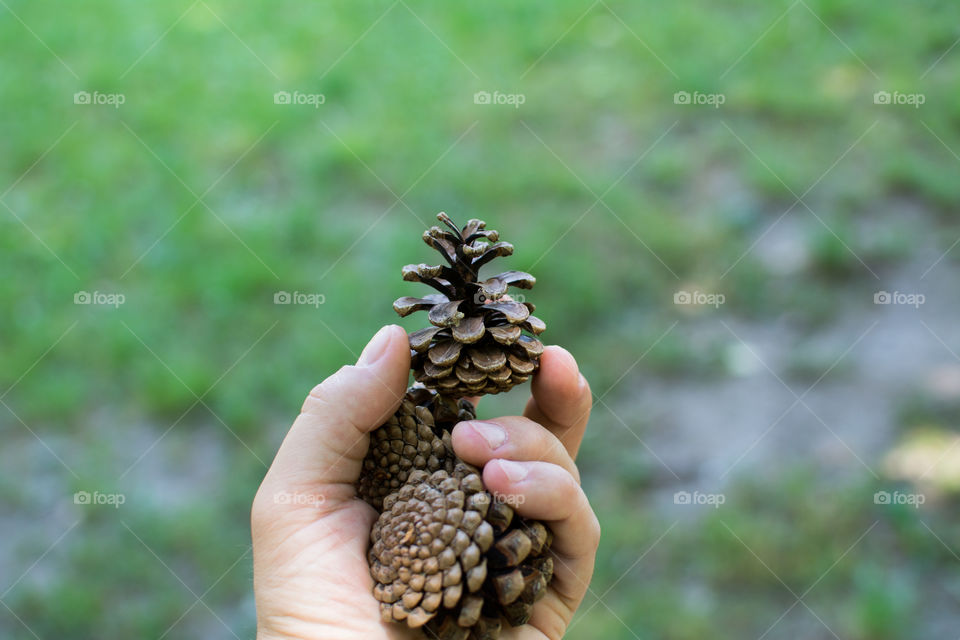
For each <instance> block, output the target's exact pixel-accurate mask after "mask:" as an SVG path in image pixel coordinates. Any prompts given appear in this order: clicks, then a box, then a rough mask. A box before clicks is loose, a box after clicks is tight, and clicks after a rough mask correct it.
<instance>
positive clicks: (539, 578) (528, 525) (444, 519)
mask: <svg viewBox="0 0 960 640" xmlns="http://www.w3.org/2000/svg"><path fill="white" fill-rule="evenodd" d="M479 473H480V472H479V470H477V469H476V468H474V467H471V466H470V465H467V464H464V463H462V462H458V463H457V464H456V466H455V469H454V472H453V473H452V474H450V473H448V472H446V471H444V470H439V471H435V472H433V473H432V474H427V473H426V472H424V471H419V470H418V471H413V472H412V473H411V474H410V476H409V478H408V481H407V484H405V485H404V486H403V488H402V489H401V490H400V491H399V492H397V493H393V494H391V495H390V496H388V497H387V498H386V500H384V502H383V508H384V511H383V513H382V514H381V515H380V517H379V519H378V520H377V522H376V524H375V525H374V527H373V530H372V531H371V533H370V540H371V542H372V543H373V544H372V546H371V547H370V550H369V552H368V558H369V561H370V567H371V575H372V576H373V578H374V580H375V582H376V584H375V586H374V590H373V595H374V597H375V598H376V599H377V600H378V601H380V612H381V616H382V618H383V620H384V621H388V622H389V621H395V622H400V621H404V622H406V623H407V625H408V626H410V627H412V628H417V627H422V626H424V625H427V626H426V630H427V632H428V633H427V635H428V637H431V638H433V637H436V638H440V639H443V640H448V639H449V640H466V639H467V638H468V637H469V638H472V639H475V640H488V639H489V640H494V639H495V638H497V637H499V635H500V616H501V615H503V616H504V617H505V618H506V619H507V621H508V622H509V623H510V624H511V625H514V626H516V625H520V624H525V623H526V622H527V621H528V620H529V618H530V613H531V610H532V608H533V603H534V602H536V601H537V600H539V599H540V598H541V597H543V595H544V594H545V593H546V589H547V584H548V583H549V581H550V579H551V578H552V576H553V560H552V559H551V558H550V557H549V556H546V555H545V553H546V551H547V549H548V548H549V544H550V533H549V531H548V530H547V528H546V527H545V526H544V525H543V524H542V523H540V522H528V521H525V520H523V519H522V518H520V517H516V518H515V517H514V514H513V509H511V508H510V507H509V506H508V505H506V504H504V503H503V502H500V501H497V500H494V499H493V498H492V496H491V495H490V493H488V492H487V491H486V490H484V488H483V481H482V480H481V479H480V475H479Z"/></svg>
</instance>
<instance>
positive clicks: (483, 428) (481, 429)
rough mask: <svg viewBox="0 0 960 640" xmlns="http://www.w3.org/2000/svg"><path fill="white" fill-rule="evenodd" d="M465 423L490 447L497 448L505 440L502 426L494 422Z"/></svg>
mask: <svg viewBox="0 0 960 640" xmlns="http://www.w3.org/2000/svg"><path fill="white" fill-rule="evenodd" d="M467 424H469V425H470V428H471V429H473V430H474V431H476V432H477V433H478V434H479V435H480V437H481V438H483V439H484V441H486V443H487V446H488V447H490V449H497V448H498V447H500V445H502V444H503V443H504V442H506V440H507V432H506V431H504V430H503V427H501V426H500V425H498V424H496V423H494V422H478V421H471V422H468V423H467Z"/></svg>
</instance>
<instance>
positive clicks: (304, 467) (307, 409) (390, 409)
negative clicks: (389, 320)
mask: <svg viewBox="0 0 960 640" xmlns="http://www.w3.org/2000/svg"><path fill="white" fill-rule="evenodd" d="M409 372H410V343H409V341H408V339H407V334H406V332H405V331H404V330H403V329H402V328H401V327H399V326H397V325H388V326H386V327H383V328H382V329H380V331H378V332H377V334H376V335H375V336H373V338H372V339H371V340H370V342H369V344H367V346H366V347H365V348H364V350H363V353H361V354H360V359H359V360H358V361H357V364H356V365H355V366H345V367H341V368H340V370H339V371H337V372H336V373H334V374H333V375H332V376H330V377H329V378H327V379H326V380H324V381H323V382H321V383H320V384H319V385H317V386H316V387H314V388H313V390H312V391H311V392H310V395H309V396H308V397H307V399H306V401H305V402H304V403H303V408H302V409H301V413H300V415H299V416H298V417H297V419H296V421H294V423H293V426H292V427H291V428H290V431H289V432H288V433H287V436H286V438H284V440H283V444H282V445H280V450H279V451H278V452H277V457H276V458H275V459H274V461H273V465H271V467H270V471H269V472H268V474H267V475H268V476H273V477H272V478H271V480H272V481H274V482H279V483H281V484H283V485H286V486H291V485H293V486H298V487H316V486H318V485H334V484H347V485H351V484H353V483H354V482H356V480H357V478H358V477H359V476H360V464H361V462H362V460H363V456H364V455H365V454H366V452H367V445H368V444H369V436H368V434H369V433H370V431H372V430H373V429H375V428H376V427H379V426H380V425H381V424H383V423H384V422H386V420H387V418H389V417H390V415H391V414H393V413H394V412H395V411H396V410H397V407H399V406H400V401H401V400H402V399H403V395H404V393H405V392H406V388H407V380H408V378H409ZM351 495H352V494H351Z"/></svg>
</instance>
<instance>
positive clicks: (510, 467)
mask: <svg viewBox="0 0 960 640" xmlns="http://www.w3.org/2000/svg"><path fill="white" fill-rule="evenodd" d="M497 464H499V465H500V469H502V470H503V473H504V474H505V475H506V476H507V480H509V481H510V482H520V481H521V480H523V479H524V478H526V477H527V474H528V473H529V472H530V469H529V468H528V467H527V465H525V464H520V463H519V462H514V461H512V460H497Z"/></svg>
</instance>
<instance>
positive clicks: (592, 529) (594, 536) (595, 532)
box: [587, 505, 603, 551]
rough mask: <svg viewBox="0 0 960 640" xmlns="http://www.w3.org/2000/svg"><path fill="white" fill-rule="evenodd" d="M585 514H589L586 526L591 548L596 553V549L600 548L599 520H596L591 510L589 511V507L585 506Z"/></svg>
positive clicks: (600, 531)
mask: <svg viewBox="0 0 960 640" xmlns="http://www.w3.org/2000/svg"><path fill="white" fill-rule="evenodd" d="M587 513H588V514H589V515H588V516H587V517H588V518H589V522H588V525H587V531H588V535H589V540H590V544H591V546H592V548H593V549H594V551H596V550H597V548H599V547H600V536H601V535H602V533H603V532H602V530H601V528H600V520H599V519H598V518H597V514H596V513H594V512H593V509H591V508H590V506H589V505H587Z"/></svg>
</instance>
